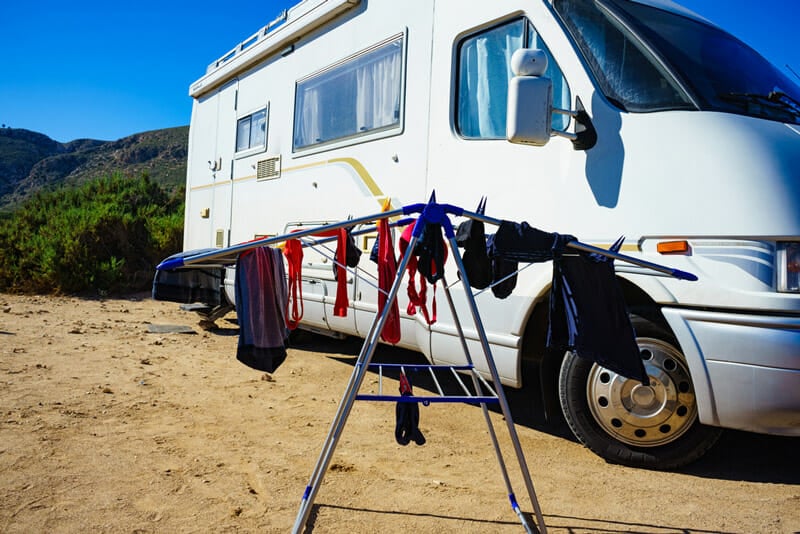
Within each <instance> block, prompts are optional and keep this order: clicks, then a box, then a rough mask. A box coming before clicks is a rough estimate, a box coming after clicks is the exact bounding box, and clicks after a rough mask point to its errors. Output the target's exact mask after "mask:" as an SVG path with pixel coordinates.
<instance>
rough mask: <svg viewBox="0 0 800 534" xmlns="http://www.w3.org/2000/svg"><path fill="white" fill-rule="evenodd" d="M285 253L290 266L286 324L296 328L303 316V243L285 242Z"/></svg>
mask: <svg viewBox="0 0 800 534" xmlns="http://www.w3.org/2000/svg"><path fill="white" fill-rule="evenodd" d="M283 255H284V256H286V263H287V265H288V266H289V276H288V279H289V287H288V294H289V297H288V299H287V301H286V326H287V327H288V328H289V330H294V329H295V328H297V325H298V324H300V320H301V319H302V318H303V285H302V284H303V280H302V277H303V244H302V243H300V241H299V240H297V239H289V240H287V241H286V243H284V246H283Z"/></svg>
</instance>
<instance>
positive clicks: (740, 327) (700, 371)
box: [662, 308, 800, 436]
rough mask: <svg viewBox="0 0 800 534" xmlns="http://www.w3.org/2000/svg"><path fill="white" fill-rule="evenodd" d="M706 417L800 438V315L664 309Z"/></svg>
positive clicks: (708, 420)
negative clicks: (683, 355)
mask: <svg viewBox="0 0 800 534" xmlns="http://www.w3.org/2000/svg"><path fill="white" fill-rule="evenodd" d="M662 311H663V313H664V316H665V318H666V319H667V321H668V322H669V325H670V327H671V328H672V331H673V332H674V333H675V335H676V337H677V338H678V342H679V343H680V345H681V349H682V351H683V353H684V354H685V355H686V358H687V362H688V364H689V370H690V372H691V374H692V380H693V381H694V387H695V394H696V396H697V404H698V414H699V417H700V421H701V422H702V423H705V424H709V425H714V426H720V427H725V428H734V429H739V430H747V431H751V432H759V433H763V434H776V435H784V436H800V317H786V316H774V315H773V316H769V315H748V314H739V313H729V312H716V311H701V310H689V309H681V308H664V309H663V310H662Z"/></svg>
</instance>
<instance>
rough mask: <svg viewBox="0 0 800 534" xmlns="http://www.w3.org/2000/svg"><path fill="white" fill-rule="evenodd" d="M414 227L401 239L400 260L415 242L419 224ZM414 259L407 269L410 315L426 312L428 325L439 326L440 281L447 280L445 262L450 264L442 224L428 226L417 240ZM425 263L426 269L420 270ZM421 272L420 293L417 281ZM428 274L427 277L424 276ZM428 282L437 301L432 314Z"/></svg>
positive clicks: (413, 253)
mask: <svg viewBox="0 0 800 534" xmlns="http://www.w3.org/2000/svg"><path fill="white" fill-rule="evenodd" d="M419 222H420V221H419V219H418V220H417V222H416V223H414V224H411V225H409V226H407V227H406V228H405V230H403V233H402V235H401V236H400V243H399V248H400V257H401V258H402V257H403V256H405V254H406V251H407V249H408V245H409V243H410V242H411V234H412V233H413V231H414V228H415V227H416V225H417V224H418V223H419ZM410 254H411V258H410V259H409V261H408V264H407V265H406V270H407V271H408V290H407V292H408V308H407V309H406V312H407V313H408V314H409V315H415V314H416V313H417V308H419V309H420V311H421V312H422V316H423V317H424V318H425V322H427V323H428V324H429V325H431V324H433V323H435V322H436V285H435V284H436V281H437V280H439V279H440V278H442V277H443V276H444V262H445V261H446V260H447V247H446V246H445V244H444V240H443V238H442V228H441V226H440V225H439V224H434V223H428V224H426V225H425V228H423V231H422V234H421V235H420V237H419V239H418V240H417V243H416V245H415V246H414V250H413V251H411V252H410ZM422 263H424V264H425V265H426V267H425V268H420V265H421V264H422ZM417 272H419V291H417V285H416V281H415V277H416V275H417ZM423 273H424V274H423ZM425 280H428V281H429V282H430V283H431V284H432V285H433V298H432V299H431V311H430V313H429V312H428V306H427V298H428V297H427V293H428V286H427V284H426V283H425Z"/></svg>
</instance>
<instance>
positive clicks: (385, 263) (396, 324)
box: [376, 219, 400, 345]
mask: <svg viewBox="0 0 800 534" xmlns="http://www.w3.org/2000/svg"><path fill="white" fill-rule="evenodd" d="M376 242H377V243H378V253H377V258H376V259H377V263H378V287H379V288H380V291H379V292H378V314H379V315H380V314H381V313H383V309H384V308H385V307H386V301H387V300H388V293H389V290H391V288H392V284H393V283H394V279H395V277H396V276H397V259H396V258H395V255H394V243H393V241H392V230H391V228H390V227H389V220H388V219H381V220H380V221H378V239H377V241H376ZM381 339H383V340H384V341H386V342H387V343H391V344H393V345H394V344H395V343H397V342H398V341H400V309H399V308H398V306H397V299H396V298H395V299H394V300H393V301H392V303H391V307H390V308H389V311H388V312H387V315H386V321H385V322H384V324H383V330H381Z"/></svg>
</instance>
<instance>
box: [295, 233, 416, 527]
mask: <svg viewBox="0 0 800 534" xmlns="http://www.w3.org/2000/svg"><path fill="white" fill-rule="evenodd" d="M416 241H417V238H412V239H411V241H410V243H409V244H408V247H409V250H414V248H413V247H414V245H415V243H416ZM410 258H411V254H406V255H405V256H404V257H403V259H402V260H401V261H400V265H398V267H397V275H396V276H395V279H394V282H393V283H392V287H391V289H390V290H389V296H388V297H387V299H386V305H385V307H384V309H383V312H382V313H380V314H377V315H376V316H375V319H374V320H373V321H372V325H371V326H370V329H369V333H368V334H367V336H366V339H365V342H364V345H362V347H361V352H360V353H359V355H358V359H357V360H356V364H355V367H354V368H353V373H352V374H351V375H350V381H349V382H348V384H347V388H346V389H345V393H344V395H343V396H342V400H341V402H340V403H339V408H338V409H337V412H336V416H335V417H334V420H333V423H331V427H330V430H329V431H328V435H327V437H326V438H325V443H324V445H323V447H322V452H321V453H320V456H319V459H318V460H317V464H316V466H315V467H314V472H313V473H312V475H311V479H310V481H309V483H308V485H307V486H306V489H305V491H304V493H303V498H302V499H301V502H300V509H299V510H298V513H297V518H296V519H295V523H294V527H293V528H292V532H293V533H295V534H297V533H299V532H300V531H301V529H302V528H303V527H304V526H305V524H306V522H307V521H308V516H309V514H310V513H311V506H312V505H313V504H314V499H315V498H316V495H317V492H318V491H319V487H320V484H321V483H322V478H323V476H324V475H325V471H327V469H328V465H329V464H330V460H331V457H332V456H333V452H334V450H335V449H336V445H337V443H338V442H339V438H340V437H341V433H342V430H344V426H345V423H347V418H348V416H349V415H350V410H351V409H352V407H353V403H354V402H355V399H356V395H357V394H358V391H359V389H360V388H361V384H362V382H363V381H364V376H365V375H366V373H367V370H368V369H369V364H370V362H371V361H372V356H373V355H374V354H375V349H376V348H377V346H378V338H379V336H380V333H381V331H383V326H384V325H385V324H386V320H387V318H388V316H389V310H390V305H391V304H392V303H393V302H394V300H395V299H396V298H397V293H398V290H399V288H400V281H401V280H402V278H403V273H404V272H405V270H406V267H407V266H408V262H409V260H410Z"/></svg>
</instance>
